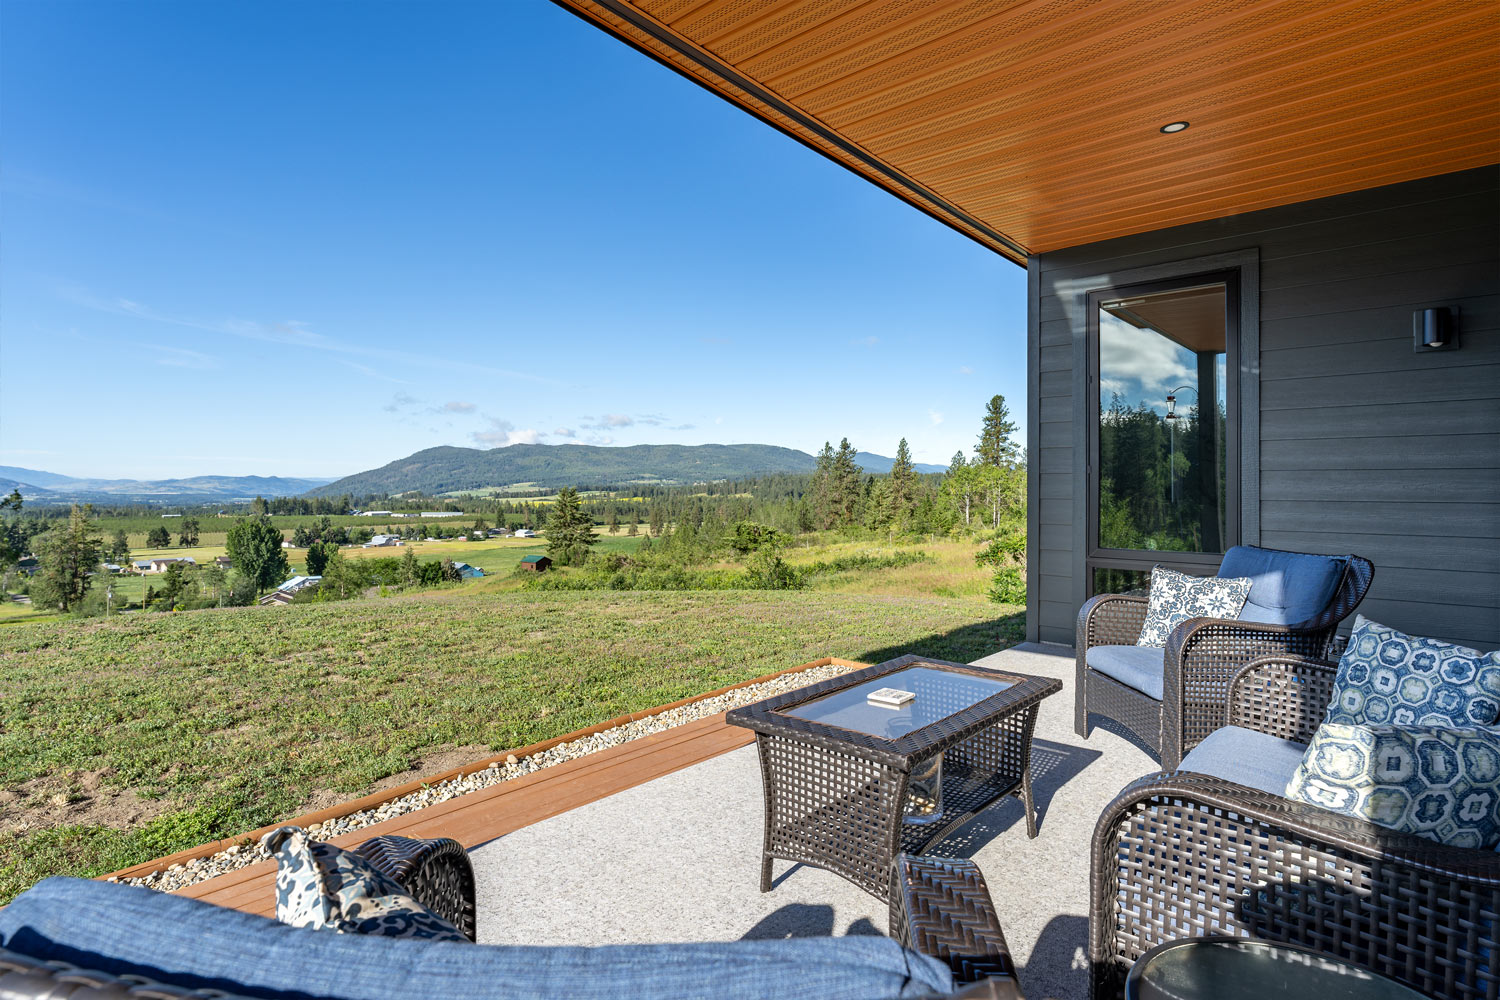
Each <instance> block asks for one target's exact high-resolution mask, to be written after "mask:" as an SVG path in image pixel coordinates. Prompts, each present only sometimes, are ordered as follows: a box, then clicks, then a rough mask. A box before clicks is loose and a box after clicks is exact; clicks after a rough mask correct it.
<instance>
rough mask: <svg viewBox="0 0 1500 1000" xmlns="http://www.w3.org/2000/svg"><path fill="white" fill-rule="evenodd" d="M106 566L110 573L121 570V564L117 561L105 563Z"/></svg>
mask: <svg viewBox="0 0 1500 1000" xmlns="http://www.w3.org/2000/svg"><path fill="white" fill-rule="evenodd" d="M104 568H105V570H107V571H108V572H110V573H118V572H120V567H119V564H117V563H105V564H104Z"/></svg>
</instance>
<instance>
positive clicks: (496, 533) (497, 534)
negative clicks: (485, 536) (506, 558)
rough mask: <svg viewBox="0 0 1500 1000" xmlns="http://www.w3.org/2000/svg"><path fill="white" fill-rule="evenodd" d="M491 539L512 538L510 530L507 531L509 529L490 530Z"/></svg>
mask: <svg viewBox="0 0 1500 1000" xmlns="http://www.w3.org/2000/svg"><path fill="white" fill-rule="evenodd" d="M490 537H491V538H509V537H510V530H509V529H507V528H491V529H490Z"/></svg>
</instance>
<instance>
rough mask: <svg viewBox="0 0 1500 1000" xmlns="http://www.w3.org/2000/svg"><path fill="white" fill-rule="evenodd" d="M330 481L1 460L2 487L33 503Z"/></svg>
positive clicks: (244, 493)
mask: <svg viewBox="0 0 1500 1000" xmlns="http://www.w3.org/2000/svg"><path fill="white" fill-rule="evenodd" d="M326 482H328V480H327V479H321V478H319V479H308V478H301V479H296V478H289V477H285V476H191V477H189V478H186V479H144V480H143V479H79V478H77V477H74V476H63V475H58V474H57V473H55V472H42V471H40V470H37V469H21V468H16V467H13V466H0V488H3V489H5V490H6V491H9V490H10V489H12V488H15V489H19V490H20V491H21V495H22V496H24V497H25V498H26V499H27V500H28V501H30V502H32V503H63V502H67V501H70V500H82V501H89V500H95V501H100V500H102V501H106V502H111V501H112V502H116V503H131V502H145V503H151V502H158V503H204V502H214V501H219V500H244V499H249V498H250V497H255V496H264V497H290V496H297V495H299V494H301V493H306V492H307V491H308V490H310V489H313V488H315V487H318V486H321V485H323V484H324V483H326Z"/></svg>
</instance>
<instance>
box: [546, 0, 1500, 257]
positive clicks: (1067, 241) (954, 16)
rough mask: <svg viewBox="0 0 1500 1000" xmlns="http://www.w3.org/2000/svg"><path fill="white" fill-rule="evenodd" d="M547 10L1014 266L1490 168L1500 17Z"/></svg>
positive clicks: (1482, 9) (1228, 8)
mask: <svg viewBox="0 0 1500 1000" xmlns="http://www.w3.org/2000/svg"><path fill="white" fill-rule="evenodd" d="M554 2H556V3H558V4H559V5H560V6H562V7H564V8H565V9H568V10H571V11H573V12H574V13H576V14H578V15H580V16H582V17H583V18H585V19H586V20H589V21H591V22H593V23H594V24H596V25H598V26H599V27H601V28H603V29H604V30H606V31H608V32H610V33H611V34H613V35H615V36H616V37H618V38H620V39H622V40H624V41H625V42H627V43H629V44H631V45H633V46H635V47H636V48H638V49H640V50H641V51H643V52H645V53H646V54H648V55H650V56H652V57H653V58H655V59H657V60H659V61H660V62H662V63H665V64H666V65H667V66H670V67H671V68H672V69H675V70H677V71H678V72H680V73H682V74H683V75H684V76H686V77H688V78H689V79H691V80H693V81H694V82H696V83H699V84H701V85H702V86H704V87H707V88H708V89H709V90H712V91H714V92H715V93H718V94H720V95H721V96H723V97H724V98H726V99H728V100H729V101H731V102H732V103H734V104H736V105H738V106H740V107H741V108H743V109H745V110H747V111H749V112H751V113H752V114H754V115H756V116H757V117H759V118H761V119H762V120H764V121H765V122H767V123H769V124H771V125H773V126H774V127H776V128H778V129H780V130H782V131H783V132H786V133H787V134H789V135H791V136H793V137H794V138H796V139H797V140H799V141H801V142H803V143H805V144H806V145H808V146H810V147H812V148H813V149H815V150H817V151H818V152H820V153H823V154H824V155H825V156H828V157H830V158H831V159H833V160H835V161H837V162H839V163H842V164H843V165H844V166H846V167H848V168H849V169H851V170H853V171H854V172H856V173H858V174H860V175H862V176H864V177H866V178H867V179H869V180H871V181H873V182H874V183H876V184H879V185H880V186H881V187H884V188H886V189H887V190H889V191H890V192H891V193H893V194H895V195H897V196H898V197H900V198H903V199H905V200H906V201H908V202H910V203H911V204H912V205H914V206H916V207H917V208H919V209H921V210H922V211H924V212H926V213H928V214H929V215H932V216H934V217H936V218H937V219H940V220H941V221H943V222H944V223H946V224H948V225H950V226H952V227H953V228H955V229H957V230H958V231H960V232H962V233H964V234H966V235H968V236H970V237H972V238H973V239H975V240H978V241H979V242H980V243H983V244H984V245H986V246H988V247H990V248H992V249H994V250H996V251H997V252H999V253H1001V254H1003V255H1005V256H1006V257H1008V258H1010V259H1011V260H1014V261H1017V262H1023V263H1024V261H1025V259H1026V257H1027V255H1028V254H1033V253H1040V252H1045V251H1048V250H1056V249H1060V248H1063V247H1069V246H1076V245H1079V244H1083V243H1091V242H1094V241H1097V240H1103V239H1109V238H1112V237H1116V236H1126V235H1129V234H1131V233H1139V232H1146V231H1150V230H1154V229H1161V228H1165V227H1167V226H1173V225H1178V224H1181V223H1187V222H1196V221H1199V220H1202V219H1213V218H1219V217H1222V216H1227V215H1234V214H1237V213H1240V212H1249V211H1254V210H1256V209H1262V208H1271V207H1274V206H1277V205H1285V204H1290V203H1292V202H1298V201H1307V200H1310V199H1313V198H1320V197H1324V196H1327V195H1333V194H1341V193H1344V192H1347V191H1357V190H1362V189H1364V188H1372V187H1379V186H1381V185H1383V184H1394V183H1397V182H1399V181H1405V180H1413V179H1415V178H1418V177H1427V176H1432V175H1435V174H1443V173H1449V172H1452V171H1457V170H1464V169H1467V168H1470V167H1478V166H1484V165H1486V164H1491V163H1497V162H1500V3H1497V2H1496V0H1357V2H1337V0H1028V2H1022V3H1018V2H1014V0H554ZM1175 121H1187V122H1189V123H1190V126H1189V128H1187V129H1185V130H1183V131H1181V132H1177V133H1174V134H1164V133H1162V132H1161V131H1160V128H1161V126H1163V125H1165V124H1167V123H1169V122H1175Z"/></svg>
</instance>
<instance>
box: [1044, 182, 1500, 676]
mask: <svg viewBox="0 0 1500 1000" xmlns="http://www.w3.org/2000/svg"><path fill="white" fill-rule="evenodd" d="M1243 250H1254V251H1256V252H1257V253H1258V255H1259V261H1260V265H1259V278H1260V297H1259V310H1260V324H1259V334H1260V354H1259V392H1260V404H1259V405H1260V422H1259V427H1258V429H1257V430H1258V441H1259V454H1260V457H1259V479H1260V482H1259V493H1258V500H1255V501H1254V503H1255V509H1256V511H1257V512H1258V514H1259V533H1260V534H1259V537H1260V542H1261V544H1264V545H1268V546H1272V547H1276V548H1288V549H1295V550H1300V551H1320V552H1357V553H1359V554H1361V555H1364V556H1366V557H1368V558H1370V559H1371V560H1373V561H1374V563H1375V565H1376V578H1375V585H1374V587H1373V588H1372V591H1371V594H1370V596H1369V598H1368V599H1367V601H1366V603H1365V606H1364V607H1363V608H1362V609H1361V610H1362V612H1363V613H1365V614H1366V615H1368V616H1370V617H1372V618H1376V619H1377V620H1380V621H1384V622H1386V623H1387V624H1390V625H1394V626H1396V627H1398V628H1404V629H1407V630H1408V631H1412V632H1417V633H1420V634H1427V635H1436V636H1441V637H1444V638H1450V639H1454V640H1457V641H1466V642H1469V643H1471V644H1474V645H1479V646H1480V647H1481V648H1494V647H1496V646H1500V168H1496V167H1487V168H1482V169H1478V170H1469V171H1465V172H1462V173H1458V174H1449V175H1446V176H1442V177H1433V178H1427V179H1424V180H1419V181H1412V182H1409V183H1406V184H1399V185H1394V186H1391V187H1386V188H1378V189H1373V190H1369V191H1359V192H1354V193H1352V194H1348V195H1340V196H1338V197H1335V198H1324V199H1320V200H1318V201H1312V202H1304V203H1302V204H1298V205H1286V206H1282V207H1280V208H1273V209H1267V210H1265V211H1262V212H1254V213H1250V214H1247V215H1241V216H1234V217H1231V218H1226V219H1215V220H1211V221H1208V222H1202V223H1194V224H1191V225H1187V226H1180V227H1176V228H1173V229H1168V230H1161V231H1158V232H1152V233H1141V234H1138V235H1135V236H1127V237H1123V238H1121V239H1117V240H1111V241H1108V242H1106V243H1098V244H1091V245H1088V246H1082V247H1072V248H1068V249H1066V250H1058V251H1053V252H1050V253H1046V254H1042V255H1040V256H1039V257H1037V258H1034V260H1033V263H1032V270H1033V278H1032V280H1033V283H1034V285H1035V286H1036V292H1035V296H1034V300H1033V308H1032V317H1031V321H1032V325H1031V331H1032V332H1031V338H1030V343H1031V350H1032V351H1033V355H1034V356H1033V358H1032V364H1033V366H1034V367H1033V371H1035V372H1036V373H1037V380H1036V383H1035V384H1034V385H1033V386H1032V391H1033V393H1037V394H1038V395H1039V396H1040V399H1041V402H1040V405H1039V406H1038V408H1037V413H1038V420H1039V427H1038V428H1037V429H1036V431H1037V438H1038V441H1039V444H1038V446H1037V448H1036V449H1035V451H1034V454H1033V463H1034V464H1035V465H1036V466H1037V473H1038V475H1039V480H1038V481H1039V483H1041V484H1044V485H1042V486H1041V489H1044V490H1045V491H1046V496H1045V497H1044V498H1041V499H1043V500H1044V501H1045V508H1046V509H1045V510H1044V511H1043V515H1042V516H1043V517H1044V518H1045V522H1046V523H1045V524H1044V525H1043V526H1042V527H1041V532H1042V534H1043V535H1044V538H1043V539H1042V540H1041V543H1040V544H1039V545H1038V546H1037V547H1036V549H1035V550H1034V553H1033V565H1032V567H1031V570H1032V572H1033V573H1036V574H1038V575H1039V578H1040V579H1041V580H1042V581H1043V583H1042V586H1041V588H1040V589H1041V590H1045V599H1042V600H1040V601H1039V604H1038V607H1037V608H1036V611H1035V618H1036V620H1037V627H1036V629H1035V633H1036V635H1037V636H1038V637H1041V638H1050V639H1052V640H1053V641H1071V637H1072V631H1073V622H1074V616H1075V615H1076V611H1077V606H1078V603H1079V602H1080V601H1081V600H1082V597H1083V595H1084V593H1085V592H1086V581H1084V580H1083V579H1081V576H1082V558H1081V557H1082V553H1080V552H1079V551H1077V546H1078V544H1079V543H1078V542H1077V541H1076V539H1077V538H1078V537H1081V531H1078V530H1076V521H1077V519H1078V518H1079V517H1081V512H1082V510H1083V506H1082V504H1081V503H1075V504H1074V505H1073V507H1072V508H1071V509H1069V508H1068V507H1067V506H1065V499H1064V497H1063V495H1062V491H1063V490H1064V489H1075V490H1081V489H1084V488H1086V484H1085V482H1084V481H1083V479H1082V478H1081V476H1080V475H1079V473H1081V471H1082V467H1083V464H1084V462H1085V461H1086V456H1083V455H1079V454H1077V453H1076V449H1075V448H1074V447H1072V444H1073V440H1074V437H1075V435H1076V433H1077V429H1078V427H1079V426H1081V421H1084V420H1091V419H1092V417H1093V415H1092V412H1091V408H1090V404H1091V402H1092V401H1091V400H1089V399H1078V398H1076V394H1075V388H1074V387H1075V384H1076V373H1075V372H1074V371H1073V366H1074V365H1075V364H1076V363H1077V362H1076V359H1078V358H1081V357H1083V356H1084V355H1083V352H1082V350H1081V345H1082V341H1083V338H1084V337H1085V332H1086V328H1085V323H1086V318H1085V317H1084V316H1083V312H1084V308H1083V305H1084V296H1085V294H1086V292H1087V289H1084V288H1081V287H1080V285H1079V282H1080V280H1081V279H1083V278H1086V277H1087V276H1091V275H1110V274H1119V273H1121V272H1125V271H1129V270H1131V269H1136V268H1149V267H1155V266H1159V265H1164V264H1171V263H1173V262H1177V261H1185V260H1189V259H1193V258H1198V257H1203V256H1208V255H1212V254H1219V253H1226V252H1231V251H1243ZM1426 306H1448V307H1456V308H1457V309H1458V310H1459V331H1460V332H1459V336H1460V341H1461V347H1460V349H1459V350H1457V351H1449V352H1433V353H1427V354H1415V353H1413V351H1412V348H1411V313H1412V311H1413V310H1414V309H1418V308H1423V307H1426ZM1070 475H1071V477H1072V478H1071V479H1070V478H1068V477H1069V476H1070ZM1078 499H1080V498H1079V497H1078V496H1077V495H1076V494H1075V501H1076V500H1078ZM1048 511H1050V513H1048ZM1064 511H1067V512H1068V513H1069V514H1070V516H1072V517H1073V518H1074V519H1075V530H1069V529H1065V527H1064V525H1062V524H1061V523H1060V522H1059V521H1058V518H1059V517H1060V516H1061V512H1064Z"/></svg>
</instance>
